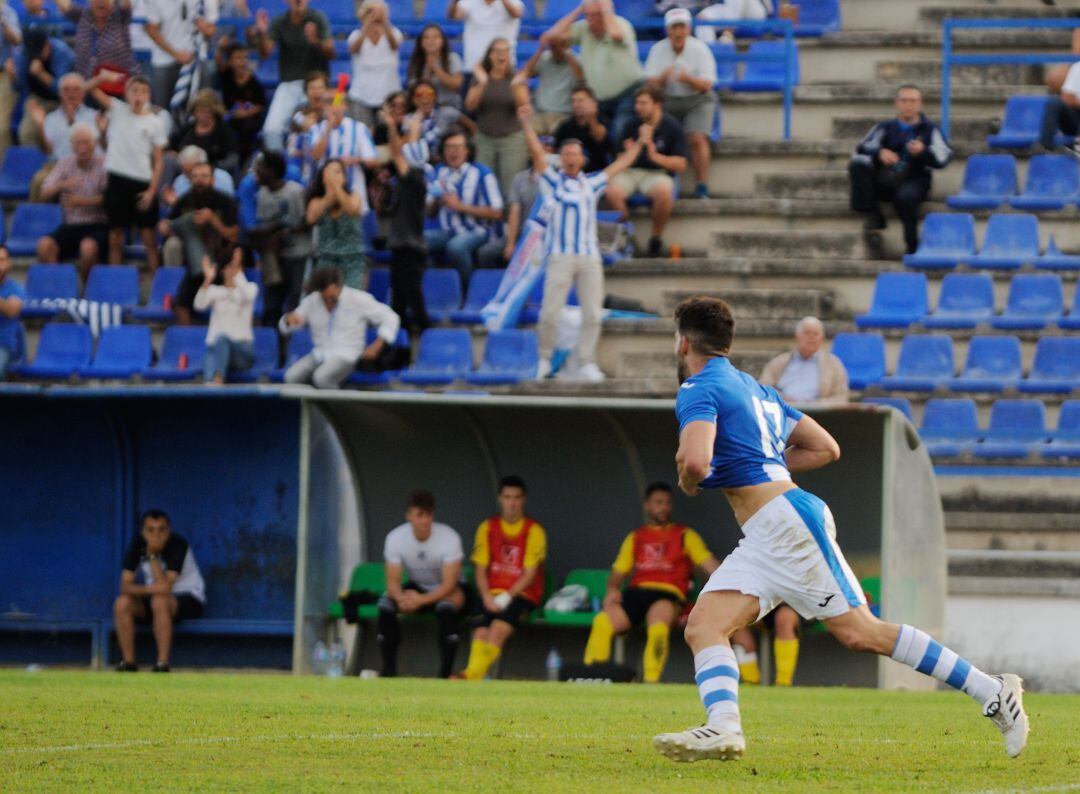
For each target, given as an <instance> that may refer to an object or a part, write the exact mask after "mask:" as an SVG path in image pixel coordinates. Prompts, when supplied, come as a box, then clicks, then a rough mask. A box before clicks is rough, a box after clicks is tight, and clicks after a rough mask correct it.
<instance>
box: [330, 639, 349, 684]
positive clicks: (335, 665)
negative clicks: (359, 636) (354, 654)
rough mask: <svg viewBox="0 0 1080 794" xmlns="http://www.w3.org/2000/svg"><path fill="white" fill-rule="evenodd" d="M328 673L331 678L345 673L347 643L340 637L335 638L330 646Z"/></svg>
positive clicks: (339, 676)
mask: <svg viewBox="0 0 1080 794" xmlns="http://www.w3.org/2000/svg"><path fill="white" fill-rule="evenodd" d="M326 674H327V675H328V676H330V677H331V678H341V677H342V676H343V675H345V643H343V642H342V641H341V640H340V639H337V640H334V643H333V644H332V645H331V646H330V664H329V665H328V666H327V668H326Z"/></svg>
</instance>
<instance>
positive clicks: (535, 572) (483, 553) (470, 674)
mask: <svg viewBox="0 0 1080 794" xmlns="http://www.w3.org/2000/svg"><path fill="white" fill-rule="evenodd" d="M525 499H526V492H525V481H524V480H522V479H521V478H520V477H504V478H503V479H502V481H501V482H500V483H499V514H498V515H494V516H492V517H491V518H486V519H484V520H483V521H482V522H481V523H480V526H479V527H477V529H476V540H475V542H474V543H473V553H472V563H473V565H475V566H476V589H477V590H478V591H479V593H480V600H481V602H482V604H483V613H482V615H481V616H480V619H479V624H478V626H477V628H476V631H474V632H473V639H472V647H471V648H470V650H469V663H468V665H467V666H466V667H465V669H464V670H463V671H462V672H461V673H460V674H459V676H458V677H460V678H464V679H466V680H469V681H479V680H480V679H482V678H483V677H484V676H485V675H487V671H488V670H489V669H490V668H491V665H493V664H495V660H496V659H498V658H499V655H500V654H501V653H502V649H503V646H504V645H505V644H506V641H507V640H508V639H510V635H512V634H513V633H514V630H515V629H516V628H517V627H518V626H520V625H521V621H522V620H524V619H525V618H526V617H528V615H529V613H530V612H532V611H533V610H534V609H536V608H537V607H538V606H540V600H541V599H542V598H543V597H544V560H545V559H546V558H547V534H546V533H545V532H544V528H543V527H542V526H540V524H539V523H538V522H537V521H536V520H535V519H532V518H529V517H528V516H527V515H525Z"/></svg>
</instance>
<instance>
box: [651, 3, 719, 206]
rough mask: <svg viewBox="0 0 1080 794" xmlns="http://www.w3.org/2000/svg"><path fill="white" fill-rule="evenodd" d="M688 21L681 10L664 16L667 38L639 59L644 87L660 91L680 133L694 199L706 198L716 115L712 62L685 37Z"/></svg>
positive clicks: (703, 49) (705, 51) (708, 53)
mask: <svg viewBox="0 0 1080 794" xmlns="http://www.w3.org/2000/svg"><path fill="white" fill-rule="evenodd" d="M692 24H693V18H692V17H691V15H690V12H689V11H688V10H687V9H685V8H672V9H671V10H669V11H668V12H667V13H666V14H664V28H665V29H666V30H667V38H666V39H662V40H661V41H658V42H656V44H654V45H653V46H652V49H650V50H649V56H648V58H646V59H645V82H646V84H648V85H652V86H654V87H656V88H658V89H660V90H661V91H663V92H664V112H665V113H667V114H668V115H670V116H673V117H675V118H676V119H677V120H678V121H679V122H680V123H681V124H682V125H683V129H684V130H685V131H686V142H687V144H688V145H689V148H690V164H691V165H692V166H693V168H694V177H695V179H696V181H697V186H696V187H695V188H694V195H695V196H697V197H698V198H708V197H709V190H708V180H709V160H710V153H709V134H710V133H711V132H712V126H713V118H714V117H715V116H716V102H717V100H716V94H715V92H714V91H713V86H714V85H715V84H716V60H715V59H714V58H713V54H712V51H711V50H710V49H709V46H708V45H707V44H706V43H705V42H703V41H700V40H699V39H696V38H694V37H693V36H692V35H690V34H691V32H692V30H691V28H692Z"/></svg>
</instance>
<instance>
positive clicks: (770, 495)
mask: <svg viewBox="0 0 1080 794" xmlns="http://www.w3.org/2000/svg"><path fill="white" fill-rule="evenodd" d="M798 487H799V486H797V485H796V484H795V483H793V482H791V481H789V480H784V481H782V482H763V483H760V484H758V485H744V486H742V487H740V488H725V489H724V496H726V497H727V500H728V504H730V505H731V509H732V510H733V511H735V520H736V521H738V522H739V526H740V527H741V526H742V525H743V524H745V523H746V522H747V521H749V520H750V518H751V517H752V516H753V515H754V513H756V512H757V511H758V510H760V509H761V508H763V507H764V506H765V505H767V504H768V503H769V502H771V501H772V500H773V499H775V498H776V497H778V496H779V495H780V494H782V493H786V492H787V491H791V490H793V489H795V488H798Z"/></svg>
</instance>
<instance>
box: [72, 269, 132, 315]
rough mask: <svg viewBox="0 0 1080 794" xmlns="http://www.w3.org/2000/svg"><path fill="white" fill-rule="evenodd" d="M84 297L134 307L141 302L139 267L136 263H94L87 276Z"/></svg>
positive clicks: (89, 299)
mask: <svg viewBox="0 0 1080 794" xmlns="http://www.w3.org/2000/svg"><path fill="white" fill-rule="evenodd" d="M83 297H84V298H86V299H87V300H88V301H98V302H99V303H118V304H120V305H121V306H124V307H133V306H135V305H137V304H138V302H139V269H138V268H137V267H135V265H94V266H93V267H92V268H90V275H88V276H87V277H86V289H85V290H83Z"/></svg>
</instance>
